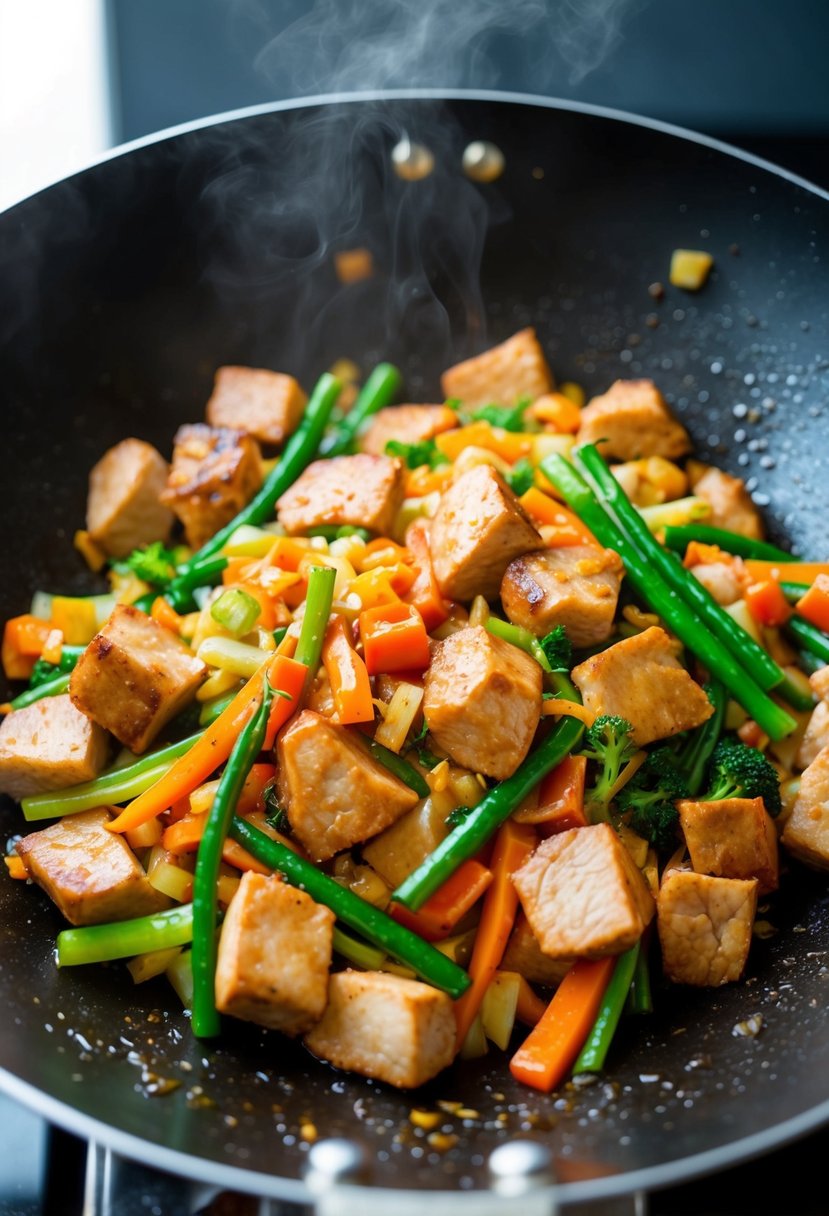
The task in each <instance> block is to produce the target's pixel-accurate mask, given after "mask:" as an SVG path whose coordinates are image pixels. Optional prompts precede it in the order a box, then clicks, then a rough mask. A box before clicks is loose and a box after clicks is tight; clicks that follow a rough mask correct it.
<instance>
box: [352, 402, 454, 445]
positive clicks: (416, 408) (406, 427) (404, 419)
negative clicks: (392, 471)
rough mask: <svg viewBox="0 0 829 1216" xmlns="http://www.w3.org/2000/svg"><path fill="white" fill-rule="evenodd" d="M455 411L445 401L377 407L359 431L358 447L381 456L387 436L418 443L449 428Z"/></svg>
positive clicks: (451, 427) (451, 426)
mask: <svg viewBox="0 0 829 1216" xmlns="http://www.w3.org/2000/svg"><path fill="white" fill-rule="evenodd" d="M457 425H458V415H457V414H456V413H455V411H454V410H453V409H450V407H449V406H448V405H390V406H389V407H388V408H387V409H384V410H378V411H377V413H376V414H375V415H374V417H373V418H372V419H371V422H370V423H369V426H368V429H367V430H366V431H364V432H363V435H362V437H361V439H360V447H361V449H362V450H363V451H364V452H371V453H373V454H374V455H375V456H382V455H383V454H384V453H385V451H386V444H387V443H388V442H389V440H390V439H396V440H398V441H399V442H400V443H422V442H424V440H427V439H434V437H435V435H442V434H443V432H444V431H451V430H453V429H454V428H455V427H456V426H457Z"/></svg>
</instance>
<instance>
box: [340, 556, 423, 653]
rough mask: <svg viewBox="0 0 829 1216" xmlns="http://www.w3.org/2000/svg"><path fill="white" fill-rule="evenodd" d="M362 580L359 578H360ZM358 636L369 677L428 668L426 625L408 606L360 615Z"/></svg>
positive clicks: (381, 607) (384, 606)
mask: <svg viewBox="0 0 829 1216" xmlns="http://www.w3.org/2000/svg"><path fill="white" fill-rule="evenodd" d="M365 577H366V576H365V575H364V574H363V575H360V578H365ZM356 581H357V580H355V583H356ZM360 637H361V638H362V642H363V653H364V655H365V663H366V668H367V669H368V672H369V674H370V675H373V676H374V675H379V674H380V673H381V672H394V671H408V670H410V669H416V670H418V671H422V670H423V669H424V668H425V667H428V666H429V658H430V654H429V638H428V637H427V634H426V626H425V625H424V624H423V618H422V617H421V615H420V613H419V612H418V610H417V609H416V608H413V607H412V606H411V605H410V604H403V603H400V602H398V603H397V604H380V605H378V607H376V608H368V609H366V610H365V611H364V612H361V613H360Z"/></svg>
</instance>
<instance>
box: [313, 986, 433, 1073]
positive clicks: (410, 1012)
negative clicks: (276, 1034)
mask: <svg viewBox="0 0 829 1216" xmlns="http://www.w3.org/2000/svg"><path fill="white" fill-rule="evenodd" d="M305 1045H306V1047H308V1048H309V1050H310V1051H312V1052H313V1053H314V1055H315V1056H319V1058H320V1059H322V1060H327V1061H328V1062H329V1064H333V1065H334V1067H335V1068H345V1069H347V1070H348V1071H349V1072H357V1073H360V1074H361V1076H364V1077H373V1078H374V1079H375V1080H377V1081H385V1082H386V1083H387V1084H388V1085H396V1086H397V1087H398V1089H415V1088H416V1087H417V1086H418V1085H424V1084H425V1083H426V1081H430V1080H431V1079H432V1077H436V1076H437V1074H438V1073H439V1072H442V1071H443V1069H444V1068H447V1067H448V1066H449V1064H451V1063H452V1057H453V1056H454V1054H455V1014H454V1010H453V1007H452V1001H451V999H450V998H449V997H448V996H447V995H446V993H445V992H439V991H438V989H437V988H432V987H431V986H430V985H429V984H421V983H420V982H419V981H418V980H407V979H402V978H401V977H400V976H397V975H387V974H385V973H384V972H382V971H339V972H337V973H336V974H335V975H332V976H331V979H330V981H329V984H328V1007H327V1008H326V1010H325V1013H324V1014H323V1016H322V1019H321V1020H320V1021H319V1022H317V1024H316V1026H315V1027H314V1028H313V1030H311V1031H310V1033H309V1034H307V1035H306V1036H305Z"/></svg>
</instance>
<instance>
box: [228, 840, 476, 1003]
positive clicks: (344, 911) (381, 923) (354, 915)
mask: <svg viewBox="0 0 829 1216" xmlns="http://www.w3.org/2000/svg"><path fill="white" fill-rule="evenodd" d="M230 834H231V836H232V837H233V839H234V840H236V841H238V843H239V844H241V845H242V846H243V847H244V848H246V849H247V850H248V852H249V853H251V854H253V856H254V857H255V858H256V859H257V860H258V861H261V862H263V863H264V864H265V865H267V866H269V867H270V868H271V869H272V870H274V871H276V872H278V873H279V874H281V875H282V877H283V879H284V880H285V882H288V883H290V884H291V885H292V886H295V887H300V888H301V889H302V890H304V891H307V892H308V894H309V895H310V896H311V898H312V899H313V900H316V902H317V903H319V904H325V906H326V907H328V908H330V909H331V911H332V912H333V913H334V915H335V916H336V917H337V919H338V920H340V921H342V922H343V924H344V925H347V926H348V927H349V928H351V929H353V930H354V931H355V932H356V933H359V934H360V935H361V936H362V937H364V938H365V939H366V941H368V942H370V943H371V944H372V945H373V946H376V947H377V948H378V949H380V950H383V951H384V952H385V953H386V954H389V955H391V957H392V958H394V959H396V960H397V962H399V963H402V964H403V965H404V966H406V967H410V968H411V969H412V970H413V971H414V972H415V974H417V975H419V976H420V978H421V979H423V980H426V982H427V983H429V984H434V986H435V987H436V988H442V989H443V991H444V992H448V993H449V995H450V996H451V997H453V998H455V999H457V998H458V997H459V996H461V994H462V993H464V992H465V991H466V989H467V988H468V987H469V984H470V979H469V976H468V975H467V974H466V972H465V971H464V970H463V969H462V968H461V967H459V966H458V965H457V963H453V962H452V960H451V959H450V958H447V956H446V955H445V954H441V952H440V951H439V950H438V949H437V948H436V947H435V946H433V945H431V943H429V942H424V941H423V940H422V939H421V938H419V937H418V936H417V935H416V934H415V933H412V932H411V931H410V930H409V929H406V928H404V926H403V925H398V924H397V922H396V921H394V920H392V918H391V917H390V916H388V915H387V913H385V912H381V911H380V909H379V908H375V907H373V906H372V905H371V904H369V903H366V901H365V900H364V899H360V897H359V895H355V894H354V892H353V891H350V890H349V889H348V888H347V887H341V886H340V884H339V883H338V882H336V881H335V880H334V879H333V878H330V877H329V876H328V875H327V874H323V872H322V871H321V870H318V869H317V868H316V866H314V865H313V864H312V863H311V862H310V861H306V860H305V859H304V858H302V857H299V856H297V854H296V853H292V852H291V850H290V849H287V848H286V847H285V846H284V845H281V844H279V843H278V842H277V841H275V840H270V839H269V838H268V837H267V836H266V835H265V834H264V833H263V832H260V831H258V830H257V829H256V828H255V827H253V826H252V825H251V824H249V823H247V822H246V821H245V820H244V819H240V818H239V817H238V816H236V818H235V819H234V820H233V822H232V823H231V826H230Z"/></svg>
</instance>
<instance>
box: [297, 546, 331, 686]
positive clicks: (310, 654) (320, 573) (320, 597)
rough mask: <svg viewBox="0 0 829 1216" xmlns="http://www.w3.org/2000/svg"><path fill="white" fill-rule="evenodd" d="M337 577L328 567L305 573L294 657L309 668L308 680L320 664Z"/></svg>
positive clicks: (314, 567) (316, 568)
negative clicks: (305, 591) (303, 597)
mask: <svg viewBox="0 0 829 1216" xmlns="http://www.w3.org/2000/svg"><path fill="white" fill-rule="evenodd" d="M336 579H337V572H336V571H335V570H334V569H333V568H332V567H331V566H313V567H312V568H311V570H310V572H309V574H308V592H307V594H306V596H305V612H304V614H303V617H302V627H301V629H300V631H299V641H298V642H297V647H296V653H295V654H294V658H295V659H296V661H297V663H304V664H305V666H306V667H307V668H308V673H309V675H308V678H309V679H310V678H311V677H312V676H313V675H314V673H315V672H316V670H317V668H318V667H319V664H320V656H321V655H322V644H323V642H324V640H325V630H326V628H327V626H328V616H329V613H330V612H331V604H332V603H333V601H334V583H335V582H336Z"/></svg>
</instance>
